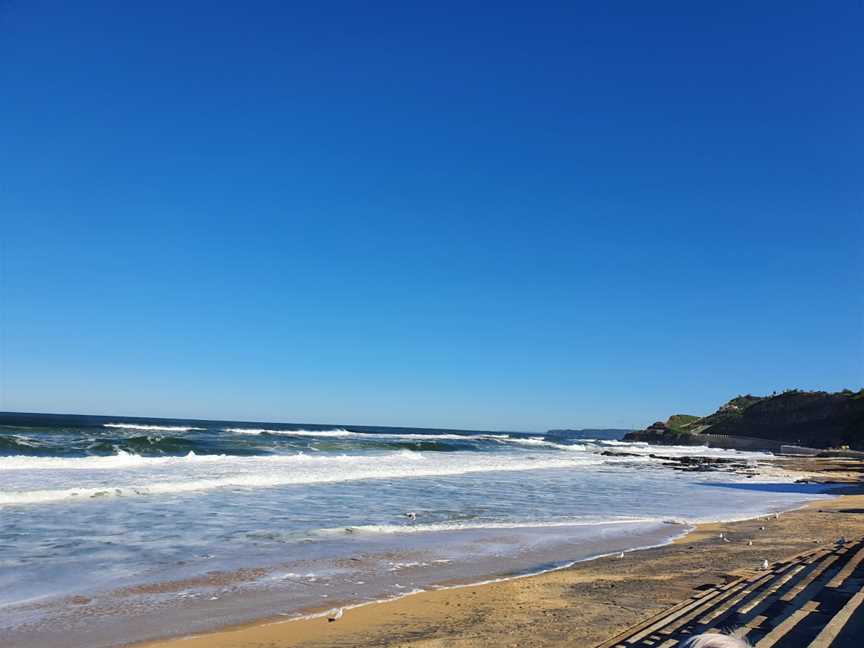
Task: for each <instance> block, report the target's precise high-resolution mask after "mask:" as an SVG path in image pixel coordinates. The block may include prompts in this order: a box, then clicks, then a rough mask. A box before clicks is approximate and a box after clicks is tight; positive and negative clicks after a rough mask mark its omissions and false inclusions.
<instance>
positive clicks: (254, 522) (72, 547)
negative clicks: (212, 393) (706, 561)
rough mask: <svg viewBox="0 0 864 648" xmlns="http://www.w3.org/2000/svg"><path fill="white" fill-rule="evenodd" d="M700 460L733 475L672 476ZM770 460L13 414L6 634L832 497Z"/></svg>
mask: <svg viewBox="0 0 864 648" xmlns="http://www.w3.org/2000/svg"><path fill="white" fill-rule="evenodd" d="M691 456H694V457H705V458H710V459H711V460H713V461H717V462H720V463H719V464H712V465H716V466H719V467H720V468H723V470H719V471H710V472H702V471H687V470H677V469H674V468H676V467H677V468H681V467H682V466H681V464H680V463H677V462H676V461H675V459H676V458H681V457H691ZM770 459H771V457H770V456H769V455H764V454H761V453H741V452H733V451H724V450H717V449H710V448H705V447H695V448H694V447H657V446H647V445H645V444H640V443H627V442H623V441H621V439H620V434H618V435H615V434H610V433H600V432H598V433H595V434H593V435H592V433H591V432H585V433H581V434H554V435H545V434H531V433H520V432H507V431H491V432H490V431H472V430H431V429H409V428H405V429H394V428H374V427H364V426H351V425H309V424H307V425H290V424H276V423H244V422H237V421H186V420H161V419H128V418H123V417H66V418H62V417H46V418H42V419H40V418H39V417H38V415H29V418H25V419H20V420H10V419H9V417H8V416H7V415H0V545H2V546H3V547H4V552H3V556H2V557H0V565H2V567H3V569H2V570H0V610H2V611H3V614H2V615H0V635H2V636H3V637H4V645H9V646H16V645H21V646H24V645H40V646H45V647H46V648H51V646H61V645H62V646H71V647H72V648H77V647H78V646H106V647H107V646H111V645H113V644H112V641H115V640H116V637H117V636H125V637H126V638H127V639H130V640H131V639H146V638H154V637H158V636H162V635H164V634H171V633H173V632H176V631H182V632H194V631H200V630H206V629H208V628H212V627H214V626H215V625H219V624H225V623H235V622H243V621H249V620H252V619H255V618H261V617H266V616H271V615H276V614H278V615H283V616H286V617H288V618H290V617H291V616H294V615H302V614H306V613H309V612H314V611H315V610H317V609H321V608H322V607H329V606H332V605H334V604H340V605H342V604H354V603H361V602H364V601H371V600H376V599H383V598H388V597H393V596H399V595H403V594H405V593H406V592H410V591H414V590H418V589H428V588H430V587H436V586H438V585H439V584H440V583H443V582H449V583H452V582H474V581H481V580H486V579H490V578H500V577H507V576H512V575H517V574H522V573H530V572H532V571H536V570H538V569H545V568H549V567H550V566H553V567H554V566H556V565H565V564H569V563H571V562H573V561H575V560H583V559H587V558H590V557H592V556H595V555H599V554H601V553H608V552H609V551H627V550H631V549H633V548H636V547H644V546H652V545H657V544H662V543H665V542H669V541H671V539H673V538H675V537H677V536H679V535H681V534H682V533H684V532H686V531H687V529H688V528H690V527H691V525H693V524H695V523H697V522H701V521H708V520H722V519H733V518H734V519H740V518H742V517H752V516H757V515H762V514H766V513H771V512H775V511H781V510H787V509H790V508H795V507H798V506H801V505H803V504H805V503H806V502H808V501H811V500H814V499H818V498H823V497H827V495H826V494H825V493H824V492H822V490H821V488H820V487H818V486H802V485H797V484H793V483H791V480H790V479H783V478H778V477H776V476H773V477H771V478H767V477H762V476H760V474H759V471H758V470H756V466H757V464H759V463H760V462H765V461H769V460H770ZM772 474H774V475H776V474H777V471H774V472H773V473H772ZM409 511H411V512H414V513H416V520H411V519H410V518H408V517H407V516H406V515H405V514H406V513H407V512H409ZM70 601H78V602H82V601H86V603H81V604H80V605H81V606H83V608H82V607H79V606H78V604H74V605H73V604H71V603H70ZM82 610H83V611H86V618H87V619H88V621H87V623H86V624H84V625H82V623H81V618H82V617H81V614H82V613H83V612H82ZM154 619H155V620H158V623H157V622H154V621H153V620H154ZM120 626H123V627H125V628H134V630H133V631H131V632H133V635H134V636H129V635H128V633H127V634H126V635H124V634H123V633H118V632H117V628H118V627H120ZM181 626H182V627H181Z"/></svg>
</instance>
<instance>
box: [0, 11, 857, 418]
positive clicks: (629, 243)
mask: <svg viewBox="0 0 864 648" xmlns="http://www.w3.org/2000/svg"><path fill="white" fill-rule="evenodd" d="M132 4H135V5H138V6H136V7H133V6H131V5H132ZM416 4H419V3H405V2H393V3H374V2H373V3H369V2H362V3H361V2H357V3H332V2H315V3H309V5H308V6H301V4H300V3H290V2H287V3H286V2H256V1H251V2H245V3H239V2H231V3H222V2H212V1H208V2H203V1H200V2H199V1H189V0H186V1H172V2H146V3H125V2H119V3H118V2H107V1H106V2H86V1H85V2H74V3H73V2H60V1H48V0H27V1H26V2H25V1H24V0H8V1H7V2H3V3H2V5H0V221H2V222H0V225H2V229H0V236H2V248H0V253H2V259H0V261H2V286H0V309H2V314H0V327H2V331H0V332H2V357H0V361H2V374H0V392H2V393H0V409H5V410H13V411H14V410H18V411H47V412H83V413H107V414H132V415H152V416H176V417H203V418H235V419H251V420H277V421H278V420H281V421H296V422H334V423H356V424H362V423H367V424H382V425H417V426H440V427H465V428H486V429H492V428H499V429H526V430H542V429H546V428H549V427H565V426H566V427H586V426H609V427H621V426H634V425H644V424H647V423H650V422H652V421H653V420H655V419H658V418H665V417H666V416H668V415H669V414H671V413H674V412H690V413H696V414H702V413H708V412H709V411H712V410H713V409H715V408H716V407H717V406H718V405H719V404H721V403H722V402H723V401H725V400H727V399H729V398H731V397H733V396H735V395H737V394H739V393H748V392H750V393H766V392H771V391H773V390H781V389H784V388H788V387H799V388H811V389H829V390H835V389H841V388H844V387H861V386H862V385H864V289H862V286H864V263H862V249H864V224H862V221H864V216H862V187H864V172H862V152H864V130H862V114H864V111H862V108H864V101H862V99H864V90H862V83H861V81H862V77H861V70H862V68H864V45H862V44H864V39H862V38H861V29H862V24H864V5H862V3H861V2H858V1H855V2H852V1H840V2H831V3H820V2H788V1H784V2H759V3H752V2H733V3H699V2H683V1H682V2H651V3H646V2H641V1H639V2H614V3H606V2H562V3H559V4H543V5H540V4H537V3H533V2H532V3H528V2H526V3H522V7H521V8H520V7H516V8H513V7H505V6H501V4H500V3H488V4H484V3H469V2H435V3H422V5H423V6H422V7H418V6H409V5H416Z"/></svg>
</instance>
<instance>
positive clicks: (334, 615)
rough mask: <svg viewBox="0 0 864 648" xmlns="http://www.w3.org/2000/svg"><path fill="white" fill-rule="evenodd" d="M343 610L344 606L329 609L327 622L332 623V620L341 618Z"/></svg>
mask: <svg viewBox="0 0 864 648" xmlns="http://www.w3.org/2000/svg"><path fill="white" fill-rule="evenodd" d="M344 611H345V610H344V608H334V609H332V610H330V611H329V612H328V613H327V623H333V622H334V621H338V620H339V619H341V618H342V614H343V613H344Z"/></svg>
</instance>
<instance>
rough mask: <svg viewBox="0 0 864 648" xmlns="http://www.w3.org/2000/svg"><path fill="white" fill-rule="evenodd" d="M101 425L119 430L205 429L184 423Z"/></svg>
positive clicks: (170, 430) (168, 430) (175, 430)
mask: <svg viewBox="0 0 864 648" xmlns="http://www.w3.org/2000/svg"><path fill="white" fill-rule="evenodd" d="M102 427H106V428H117V429H120V430H161V431H163V432H190V431H192V430H206V429H207V428H202V427H192V426H186V425H145V424H143V423H104V424H103V425H102Z"/></svg>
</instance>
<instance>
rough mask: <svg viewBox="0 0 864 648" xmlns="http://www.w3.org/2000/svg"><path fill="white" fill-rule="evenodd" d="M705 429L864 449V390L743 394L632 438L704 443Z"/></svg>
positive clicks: (632, 435)
mask: <svg viewBox="0 0 864 648" xmlns="http://www.w3.org/2000/svg"><path fill="white" fill-rule="evenodd" d="M700 434H723V435H733V436H742V437H757V438H761V439H770V440H772V441H779V442H782V443H786V444H792V445H802V446H810V447H813V448H840V447H844V446H848V447H849V448H852V449H855V450H864V389H862V390H860V391H858V392H852V391H849V390H845V391H842V392H837V393H829V392H805V391H798V390H790V391H787V392H783V393H782V394H777V395H773V396H751V395H749V394H748V395H746V396H738V397H736V398H733V399H732V400H731V401H729V402H728V403H726V404H724V405H723V406H722V407H720V408H719V409H718V410H717V411H716V412H714V413H713V414H709V415H708V416H704V417H701V418H700V417H696V416H689V415H685V414H676V415H673V416H671V417H669V419H668V420H667V421H666V422H665V423H664V422H662V421H658V422H657V423H654V424H652V425H651V426H649V427H648V428H646V429H645V430H641V431H639V432H632V433H630V434H628V435H627V436H626V437H625V440H627V441H647V442H649V443H663V444H669V443H674V444H682V445H701V441H700V439H699V435H700Z"/></svg>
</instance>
